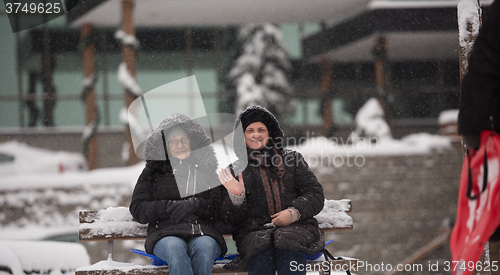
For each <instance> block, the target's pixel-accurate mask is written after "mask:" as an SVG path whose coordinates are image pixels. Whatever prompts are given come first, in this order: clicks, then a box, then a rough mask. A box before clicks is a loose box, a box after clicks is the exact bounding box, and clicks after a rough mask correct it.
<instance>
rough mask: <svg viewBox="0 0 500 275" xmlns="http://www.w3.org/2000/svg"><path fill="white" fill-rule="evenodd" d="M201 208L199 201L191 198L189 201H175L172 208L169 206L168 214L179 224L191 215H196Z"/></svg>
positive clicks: (171, 205)
mask: <svg viewBox="0 0 500 275" xmlns="http://www.w3.org/2000/svg"><path fill="white" fill-rule="evenodd" d="M198 208H199V199H198V198H195V197H191V198H189V199H187V200H180V201H173V202H172V203H171V204H170V206H169V205H168V204H167V214H168V215H169V216H170V217H171V218H172V219H173V220H174V221H175V222H176V223H179V222H180V221H182V220H183V219H184V217H186V216H187V215H189V214H192V213H194V212H195V211H196V210H198Z"/></svg>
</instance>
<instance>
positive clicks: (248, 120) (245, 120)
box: [241, 111, 271, 131]
mask: <svg viewBox="0 0 500 275" xmlns="http://www.w3.org/2000/svg"><path fill="white" fill-rule="evenodd" d="M267 119H268V118H267V117H266V116H264V115H263V114H262V113H261V112H256V111H251V112H248V114H246V115H245V116H243V117H241V125H242V126H243V131H245V130H246V129H247V127H248V125H250V124H252V123H254V122H262V123H264V125H266V127H267V130H268V131H270V130H271V129H270V128H269V123H268V122H267Z"/></svg>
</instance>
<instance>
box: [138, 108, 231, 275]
mask: <svg viewBox="0 0 500 275" xmlns="http://www.w3.org/2000/svg"><path fill="white" fill-rule="evenodd" d="M210 143H211V140H210V138H209V137H208V136H207V135H206V134H205V132H204V131H203V128H202V127H201V125H200V124H199V123H197V122H196V121H195V120H193V119H192V118H190V117H188V116H186V115H183V114H173V115H171V116H169V117H167V118H165V119H163V120H162V121H161V122H160V123H159V124H158V125H157V126H156V128H155V129H154V130H153V131H152V132H151V133H150V134H149V136H148V138H147V140H146V144H145V149H144V150H145V152H144V153H145V156H146V158H147V161H146V167H145V168H144V170H143V172H142V174H141V175H140V177H139V179H138V180H137V184H136V186H135V189H134V193H133V195H132V202H131V204H130V213H131V214H132V216H133V217H134V219H135V220H136V221H137V222H139V223H144V224H145V223H147V224H148V236H147V239H146V244H145V247H146V251H147V252H148V253H150V254H155V255H156V256H158V257H160V258H161V259H163V260H165V261H166V262H168V264H169V272H170V274H172V275H176V274H183V275H184V274H211V273H212V266H213V263H214V261H215V259H216V258H217V257H219V256H223V255H225V253H226V251H227V248H226V243H225V241H224V238H223V237H222V235H221V234H220V233H219V231H218V230H217V229H216V228H215V227H214V223H215V222H216V220H217V218H218V214H219V206H220V203H221V187H217V186H219V185H220V184H219V182H218V179H217V175H216V172H215V171H216V169H217V159H216V157H215V152H214V150H213V148H212V147H211V146H210ZM222 189H223V188H222Z"/></svg>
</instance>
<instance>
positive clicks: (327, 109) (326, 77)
mask: <svg viewBox="0 0 500 275" xmlns="http://www.w3.org/2000/svg"><path fill="white" fill-rule="evenodd" d="M321 67H322V68H323V75H322V76H321V84H320V85H321V86H320V92H321V94H322V98H323V102H321V104H322V108H321V116H322V118H323V127H322V132H323V135H324V136H325V137H330V136H332V134H333V127H334V124H333V110H332V100H331V98H330V95H329V93H330V89H331V87H332V84H333V65H332V63H331V62H330V61H329V60H326V59H323V60H322V61H321Z"/></svg>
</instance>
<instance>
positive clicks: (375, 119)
mask: <svg viewBox="0 0 500 275" xmlns="http://www.w3.org/2000/svg"><path fill="white" fill-rule="evenodd" d="M356 125H357V127H356V130H355V131H354V132H352V133H351V138H353V139H356V138H359V137H377V138H379V139H391V138H392V135H391V129H390V128H389V125H387V123H386V122H385V120H384V110H383V109H382V106H380V103H379V101H378V100H377V99H376V98H373V97H372V98H370V99H368V101H367V102H366V103H365V104H364V105H363V106H362V107H361V108H360V109H359V111H358V113H357V114H356Z"/></svg>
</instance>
